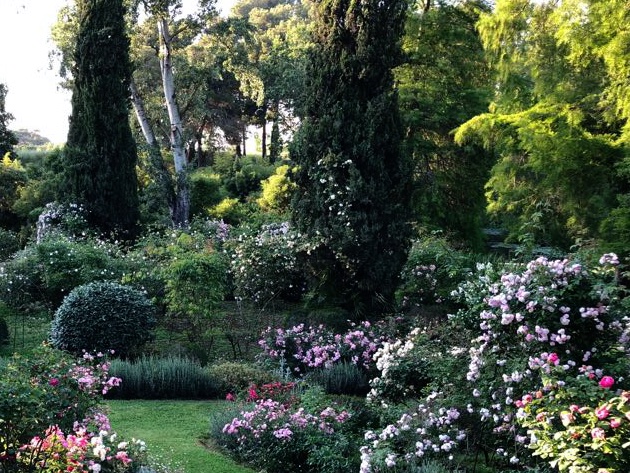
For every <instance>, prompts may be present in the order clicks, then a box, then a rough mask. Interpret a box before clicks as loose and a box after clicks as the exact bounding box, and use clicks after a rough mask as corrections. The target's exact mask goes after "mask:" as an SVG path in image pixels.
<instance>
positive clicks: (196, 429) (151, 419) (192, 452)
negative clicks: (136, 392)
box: [106, 400, 253, 473]
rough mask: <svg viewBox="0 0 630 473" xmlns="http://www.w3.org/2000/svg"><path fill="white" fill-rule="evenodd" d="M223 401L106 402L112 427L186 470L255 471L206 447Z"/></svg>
mask: <svg viewBox="0 0 630 473" xmlns="http://www.w3.org/2000/svg"><path fill="white" fill-rule="evenodd" d="M223 404H224V403H222V402H221V401H170V400H169V401H143V400H134V401H118V400H110V401H107V402H106V405H107V406H108V408H109V419H110V423H111V426H112V429H113V430H114V431H115V432H117V433H118V434H119V435H121V436H123V437H124V438H126V439H131V438H137V439H142V440H144V441H145V442H146V444H147V448H148V449H149V453H150V455H151V457H153V458H157V459H158V462H159V463H164V464H167V465H171V466H172V467H173V468H174V469H176V470H178V471H181V472H183V473H252V472H253V470H250V469H248V468H245V467H242V466H240V465H237V464H236V463H234V462H233V461H232V460H231V459H229V458H227V457H225V456H223V455H221V454H220V453H217V452H213V451H211V450H208V449H207V448H205V447H204V446H203V445H202V444H201V442H200V439H201V438H202V437H203V436H204V435H205V434H206V432H207V431H208V425H209V419H210V416H211V415H212V413H213V412H217V411H219V410H220V409H222V407H223Z"/></svg>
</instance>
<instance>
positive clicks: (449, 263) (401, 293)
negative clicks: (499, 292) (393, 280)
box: [397, 235, 474, 310]
mask: <svg viewBox="0 0 630 473" xmlns="http://www.w3.org/2000/svg"><path fill="white" fill-rule="evenodd" d="M472 263H473V262H472V259H471V256H470V255H469V254H467V253H464V252H461V251H458V250H456V249H455V248H453V247H452V246H451V245H450V244H449V242H448V241H447V240H446V239H445V238H443V237H440V236H437V235H425V236H423V237H422V238H420V239H418V240H415V241H414V242H413V243H412V245H411V248H410V250H409V256H408V257H407V261H406V262H405V265H404V266H403V268H402V270H401V273H400V285H399V288H398V291H397V295H398V299H399V300H400V303H401V305H402V307H403V308H404V309H405V310H409V309H411V308H413V307H421V306H424V305H427V304H444V303H446V302H450V299H451V291H453V290H454V289H455V288H457V285H458V284H459V283H460V282H462V281H463V280H464V278H465V277H466V275H467V274H468V273H470V271H471V268H472V267H474V264H472Z"/></svg>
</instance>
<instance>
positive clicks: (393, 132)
mask: <svg viewBox="0 0 630 473" xmlns="http://www.w3.org/2000/svg"><path fill="white" fill-rule="evenodd" d="M406 11H407V2H406V0H388V1H386V2H384V1H382V0H364V1H361V2H356V1H354V0H319V1H318V2H317V20H316V21H317V25H316V30H315V38H314V41H315V46H314V48H313V50H312V52H311V54H310V57H309V64H308V66H307V67H308V71H307V74H306V77H307V79H306V84H305V87H304V97H303V99H302V102H301V107H300V115H301V117H302V125H301V127H300V130H299V132H298V134H297V136H296V138H295V139H294V141H293V144H292V149H291V156H292V158H293V159H294V160H295V161H296V163H297V164H298V166H299V170H298V171H297V173H296V175H295V177H294V179H295V182H296V184H297V186H298V191H297V193H296V195H295V198H294V200H293V203H292V215H293V220H294V222H295V224H296V226H297V227H298V228H299V229H300V231H301V232H302V233H304V234H306V235H308V236H309V237H310V239H311V241H312V242H313V243H314V247H313V248H312V250H311V251H310V252H309V253H310V255H311V257H310V259H309V262H310V264H311V265H312V269H313V271H314V272H313V274H314V275H315V281H316V282H317V284H318V285H319V286H318V287H317V288H315V290H316V291H317V293H318V294H322V295H324V296H327V302H331V301H334V302H335V303H337V304H341V305H342V306H346V307H347V308H348V309H350V310H353V311H354V313H355V314H356V315H358V314H359V313H362V315H368V313H369V314H370V315H371V314H374V313H375V312H381V311H383V310H385V309H386V308H387V307H388V303H390V302H391V301H392V300H393V294H394V290H395V287H396V283H397V277H398V274H399V271H400V268H401V266H402V264H403V263H404V260H405V257H406V252H407V248H408V242H409V235H410V230H409V225H408V216H409V202H408V200H409V195H410V178H411V175H410V172H409V166H408V162H407V159H406V158H405V156H404V155H403V154H402V152H401V141H402V127H401V120H400V116H399V112H398V97H397V93H396V91H395V88H394V81H393V74H392V69H393V68H394V67H395V66H397V65H398V64H400V62H401V60H402V52H401V38H402V33H403V28H404V20H405V16H406Z"/></svg>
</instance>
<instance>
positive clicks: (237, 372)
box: [206, 361, 275, 396]
mask: <svg viewBox="0 0 630 473" xmlns="http://www.w3.org/2000/svg"><path fill="white" fill-rule="evenodd" d="M206 369H207V370H208V373H209V374H210V376H212V377H213V378H214V380H215V382H216V385H217V390H218V392H219V395H220V396H225V395H226V394H228V393H232V394H236V393H239V392H242V391H244V390H246V389H247V388H249V387H250V386H252V385H257V386H260V385H263V384H266V383H270V382H272V381H275V379H274V376H273V375H272V374H271V373H269V372H267V371H265V370H263V369H261V368H258V367H256V366H254V365H252V364H250V363H243V362H238V361H224V362H220V363H215V364H213V365H210V366H208V367H207V368H206Z"/></svg>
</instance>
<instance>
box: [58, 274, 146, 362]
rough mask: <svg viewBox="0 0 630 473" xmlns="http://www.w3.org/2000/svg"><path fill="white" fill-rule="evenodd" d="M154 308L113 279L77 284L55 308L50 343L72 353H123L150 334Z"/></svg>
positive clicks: (143, 295)
mask: <svg viewBox="0 0 630 473" xmlns="http://www.w3.org/2000/svg"><path fill="white" fill-rule="evenodd" d="M155 314H156V309H155V306H154V305H153V303H152V302H151V301H150V300H149V299H148V298H147V297H146V295H145V294H144V293H142V292H140V291H138V290H136V289H133V288H132V287H129V286H123V285H121V284H117V283H113V282H94V283H89V284H86V285H83V286H79V287H76V288H75V289H73V290H72V292H71V293H70V294H68V296H67V297H66V298H65V299H64V301H63V303H62V304H61V306H60V307H59V309H57V312H56V313H55V318H54V320H53V322H52V326H51V336H50V339H51V342H52V344H53V345H54V346H55V347H57V348H61V349H64V350H67V351H69V352H73V353H80V352H81V351H82V350H87V351H107V350H114V351H115V353H116V355H118V356H120V357H126V356H129V355H131V354H133V353H134V352H137V350H138V349H140V348H141V347H142V346H143V345H144V344H145V343H146V342H148V341H149V340H151V339H152V337H153V333H152V330H153V327H154V326H155V323H156V320H155Z"/></svg>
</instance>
